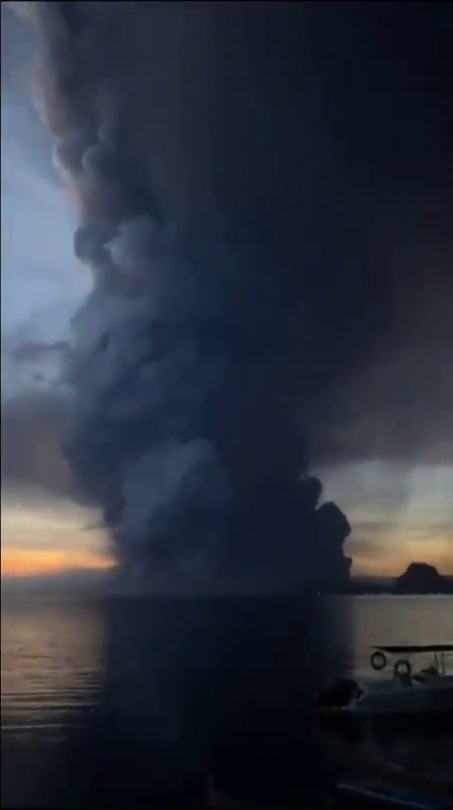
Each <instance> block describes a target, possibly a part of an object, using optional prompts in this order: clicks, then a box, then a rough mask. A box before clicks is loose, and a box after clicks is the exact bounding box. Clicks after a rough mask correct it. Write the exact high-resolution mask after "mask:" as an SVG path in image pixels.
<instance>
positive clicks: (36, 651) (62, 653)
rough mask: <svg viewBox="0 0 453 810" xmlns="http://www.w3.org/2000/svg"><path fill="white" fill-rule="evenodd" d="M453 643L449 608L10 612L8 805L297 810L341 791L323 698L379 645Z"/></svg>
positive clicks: (183, 606)
mask: <svg viewBox="0 0 453 810" xmlns="http://www.w3.org/2000/svg"><path fill="white" fill-rule="evenodd" d="M448 641H450V642H451V641H453V600H452V599H451V598H448V597H445V598H444V597H427V598H401V597H400V598H391V597H355V598H347V597H338V598H329V599H318V598H315V597H313V596H309V595H307V596H306V597H303V598H300V599H291V600H284V599H281V598H279V599H277V598H276V599H267V600H266V599H258V598H250V599H244V598H242V599H235V600H233V599H231V600H226V599H217V600H210V599H200V600H197V599H164V598H155V599H146V600H144V599H139V600H131V599H127V600H126V599H123V600H121V601H120V600H118V601H111V602H103V603H101V602H99V603H94V602H90V603H88V602H80V601H78V602H77V601H73V600H72V601H71V600H68V601H59V602H58V603H57V602H55V601H52V600H51V599H38V598H35V599H33V600H29V601H17V600H11V601H7V602H2V658H1V673H2V763H1V764H2V806H3V807H22V806H26V805H27V804H29V805H31V806H35V807H46V806H47V807H49V806H57V805H58V804H60V803H62V804H63V805H65V806H72V807H83V806H89V805H93V804H95V803H107V804H109V805H110V806H118V807H119V806H120V805H121V806H124V805H125V804H128V805H129V806H130V807H132V806H147V807H149V806H153V805H154V806H155V805H157V804H158V803H159V801H160V803H161V804H163V805H166V806H170V805H172V804H173V805H174V803H175V802H176V803H177V802H179V801H180V800H181V797H182V796H183V797H184V798H185V799H187V800H189V799H190V798H192V800H193V803H194V804H195V805H196V804H197V802H198V801H199V796H200V790H201V782H202V781H203V779H204V778H205V774H206V773H207V771H208V770H209V771H210V772H212V773H213V774H214V777H215V781H216V782H217V784H219V785H220V786H221V787H223V788H224V789H225V790H227V791H229V792H230V793H231V794H233V795H234V794H235V795H237V796H242V797H247V798H249V799H255V800H258V801H264V800H265V799H267V800H268V801H270V802H271V803H274V805H275V804H279V805H280V806H284V805H285V802H286V804H290V803H291V802H293V801H294V802H296V801H299V802H300V800H305V801H307V800H310V798H312V797H313V798H316V797H317V796H318V795H322V794H323V792H326V791H327V790H328V788H329V785H330V784H331V782H332V780H333V779H334V778H335V773H334V770H333V769H332V765H331V763H329V761H328V760H327V759H326V757H325V755H324V752H323V751H322V750H321V749H320V747H319V744H318V740H317V737H316V734H315V731H314V718H313V709H312V698H313V694H314V693H315V692H316V691H317V689H318V688H319V687H320V686H322V685H323V684H324V683H325V681H326V680H327V679H328V678H330V677H331V676H332V675H335V674H338V673H341V672H342V673H351V672H357V673H359V674H361V675H366V674H370V670H369V650H368V646H369V645H371V644H379V643H387V644H392V643H393V644H397V643H402V644H403V643H412V644H414V643H428V642H433V643H435V642H438V643H442V642H448Z"/></svg>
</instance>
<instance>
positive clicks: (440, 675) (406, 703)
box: [348, 644, 453, 714]
mask: <svg viewBox="0 0 453 810" xmlns="http://www.w3.org/2000/svg"><path fill="white" fill-rule="evenodd" d="M426 653H431V654H433V655H434V661H433V664H432V665H431V666H429V667H427V668H425V669H422V670H420V671H419V672H416V673H413V670H412V665H411V663H410V660H409V659H410V656H412V655H415V654H426ZM450 653H453V644H431V645H405V646H402V645H399V646H385V647H374V648H373V653H372V655H371V665H372V667H373V668H374V669H375V670H378V671H382V670H384V669H385V668H386V666H387V663H388V659H387V655H393V656H404V657H398V658H397V660H396V661H395V663H394V666H393V677H392V678H391V679H389V680H376V679H374V680H373V679H363V681H361V683H360V690H359V692H358V694H357V696H355V697H354V698H353V699H352V701H351V702H350V704H349V707H348V708H349V710H350V711H353V712H354V713H359V714H383V713H392V714H394V713H395V712H396V713H398V714H405V713H413V712H423V713H426V712H429V713H431V712H450V711H453V675H449V674H447V657H448V655H449V654H450Z"/></svg>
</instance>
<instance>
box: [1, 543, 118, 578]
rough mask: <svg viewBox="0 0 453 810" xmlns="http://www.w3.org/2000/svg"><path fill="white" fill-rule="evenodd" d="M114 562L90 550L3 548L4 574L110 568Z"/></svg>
mask: <svg viewBox="0 0 453 810" xmlns="http://www.w3.org/2000/svg"><path fill="white" fill-rule="evenodd" d="M113 565H114V562H113V561H112V560H111V559H110V558H109V557H100V556H98V555H96V554H93V553H90V552H88V551H75V550H73V551H57V550H44V549H43V550H42V551H39V550H31V549H12V548H9V549H4V550H2V564H1V570H2V576H8V577H24V576H34V575H35V574H59V573H62V572H63V571H68V570H70V569H74V568H88V569H93V570H99V571H102V570H108V569H109V568H112V567H113Z"/></svg>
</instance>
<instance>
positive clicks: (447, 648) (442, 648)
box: [371, 644, 453, 655]
mask: <svg viewBox="0 0 453 810" xmlns="http://www.w3.org/2000/svg"><path fill="white" fill-rule="evenodd" d="M371 649H372V650H379V652H386V653H390V655H392V654H395V655H398V654H399V653H424V652H428V653H429V652H432V653H443V652H451V653H453V644H397V645H395V644H389V645H386V646H382V645H381V644H379V645H376V644H373V646H372V647H371Z"/></svg>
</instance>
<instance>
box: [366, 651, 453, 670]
mask: <svg viewBox="0 0 453 810" xmlns="http://www.w3.org/2000/svg"><path fill="white" fill-rule="evenodd" d="M371 649H372V650H373V652H372V653H371V657H370V664H371V666H372V668H373V669H374V670H376V671H378V672H379V671H381V670H384V669H385V668H386V666H387V664H388V658H387V656H388V655H392V656H397V655H400V656H404V657H401V658H399V659H398V660H397V661H396V662H395V665H394V674H395V675H404V676H410V675H411V672H412V667H411V664H410V661H409V656H410V655H413V654H416V653H432V654H433V656H434V665H433V669H434V670H435V674H437V675H446V674H447V656H448V654H452V653H453V644H404V645H401V644H398V645H396V644H390V645H373V647H372V648H371ZM430 671H432V670H430Z"/></svg>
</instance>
